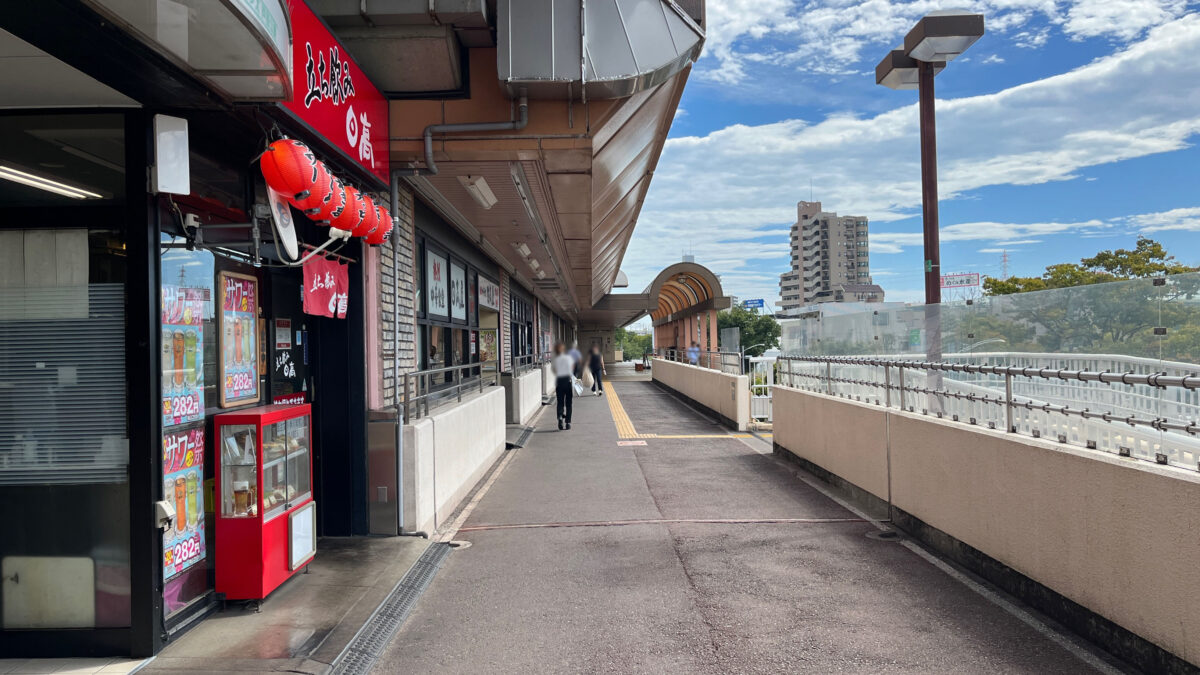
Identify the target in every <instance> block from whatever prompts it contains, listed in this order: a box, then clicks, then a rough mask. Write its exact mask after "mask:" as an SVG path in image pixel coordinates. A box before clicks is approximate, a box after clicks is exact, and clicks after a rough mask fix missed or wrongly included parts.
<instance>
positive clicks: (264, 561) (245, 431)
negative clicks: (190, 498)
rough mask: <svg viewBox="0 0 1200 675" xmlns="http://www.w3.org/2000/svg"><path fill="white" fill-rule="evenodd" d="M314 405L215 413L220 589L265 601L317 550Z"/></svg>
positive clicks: (233, 597)
mask: <svg viewBox="0 0 1200 675" xmlns="http://www.w3.org/2000/svg"><path fill="white" fill-rule="evenodd" d="M310 421H311V410H310V406H309V405H308V404H303V405H269V406H262V407H258V408H247V409H244V410H240V411H238V412H231V413H225V414H222V415H217V416H216V418H215V421H214V426H215V431H216V434H215V436H216V439H217V440H216V444H217V445H216V448H215V449H214V450H215V452H216V455H215V456H216V458H217V476H218V480H217V481H216V483H217V484H216V488H215V498H216V503H217V509H216V512H217V518H216V527H217V532H216V537H217V545H216V568H217V570H216V571H217V592H218V593H223V594H224V595H225V598H226V599H227V600H262V599H264V598H266V597H267V596H268V595H270V593H271V591H273V590H275V589H276V588H278V587H279V585H280V584H282V583H283V582H285V581H287V580H288V579H289V578H290V577H291V576H292V575H293V574H295V573H296V572H298V571H299V570H300V569H302V568H303V567H304V566H305V565H307V564H308V562H309V561H310V560H312V558H313V556H314V555H315V553H316V503H315V502H314V501H313V498H312V452H311V448H310V442H309V441H310V438H311V434H310V426H309V425H310Z"/></svg>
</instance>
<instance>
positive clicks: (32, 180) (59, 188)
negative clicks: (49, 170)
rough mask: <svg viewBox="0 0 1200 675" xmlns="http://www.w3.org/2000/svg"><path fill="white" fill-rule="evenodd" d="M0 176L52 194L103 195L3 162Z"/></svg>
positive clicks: (80, 196) (76, 196)
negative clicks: (36, 174) (15, 167)
mask: <svg viewBox="0 0 1200 675" xmlns="http://www.w3.org/2000/svg"><path fill="white" fill-rule="evenodd" d="M0 178H3V179H4V180H10V181H12V182H14V183H20V184H22V185H28V186H29V187H34V188H37V189H39V190H45V191H46V192H53V193H54V194H58V195H62V196H64V197H70V198H71V199H89V198H90V199H102V198H103V195H100V194H97V193H95V192H92V191H90V190H84V189H83V188H77V187H75V186H73V185H67V184H66V183H60V182H59V181H56V180H50V179H49V178H42V177H41V176H35V175H34V174H32V173H29V172H27V171H21V170H20V169H14V168H13V167H11V166H5V165H3V164H0Z"/></svg>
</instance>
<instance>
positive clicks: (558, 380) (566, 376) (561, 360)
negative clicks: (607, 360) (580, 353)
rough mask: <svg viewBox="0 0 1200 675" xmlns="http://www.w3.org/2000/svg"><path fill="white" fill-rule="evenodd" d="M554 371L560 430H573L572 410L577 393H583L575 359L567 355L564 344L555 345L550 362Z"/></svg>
mask: <svg viewBox="0 0 1200 675" xmlns="http://www.w3.org/2000/svg"><path fill="white" fill-rule="evenodd" d="M550 365H551V368H552V369H553V370H554V378H555V380H554V395H555V398H556V399H557V401H558V429H559V431H562V430H564V429H570V428H571V408H572V407H573V406H572V404H573V402H574V398H575V392H577V391H578V392H580V393H582V392H583V389H582V388H581V387H580V386H579V382H578V381H577V380H576V379H575V359H573V358H571V355H570V354H568V353H567V348H566V346H564V345H563V343H561V342H560V343H558V344H556V345H554V360H553V361H551V362H550Z"/></svg>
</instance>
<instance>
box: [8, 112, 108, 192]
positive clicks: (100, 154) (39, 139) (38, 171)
mask: <svg viewBox="0 0 1200 675" xmlns="http://www.w3.org/2000/svg"><path fill="white" fill-rule="evenodd" d="M0 148H4V155H3V157H0V204H3V205H5V206H73V205H77V204H86V203H91V202H104V201H116V200H121V199H124V197H125V118H124V116H123V115H117V114H114V115H47V114H39V115H12V116H0Z"/></svg>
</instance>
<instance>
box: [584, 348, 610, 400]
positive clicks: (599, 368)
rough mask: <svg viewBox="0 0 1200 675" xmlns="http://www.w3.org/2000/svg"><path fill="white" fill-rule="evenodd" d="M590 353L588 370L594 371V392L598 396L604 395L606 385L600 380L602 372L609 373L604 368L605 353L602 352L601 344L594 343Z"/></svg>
mask: <svg viewBox="0 0 1200 675" xmlns="http://www.w3.org/2000/svg"><path fill="white" fill-rule="evenodd" d="M590 352H591V353H590V354H588V370H590V371H592V392H593V393H595V394H596V395H597V396H603V395H604V386H603V385H602V384H601V382H600V374H601V373H603V374H605V375H607V374H608V371H607V370H605V369H604V355H603V354H601V353H600V345H592V348H591V350H590Z"/></svg>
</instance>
